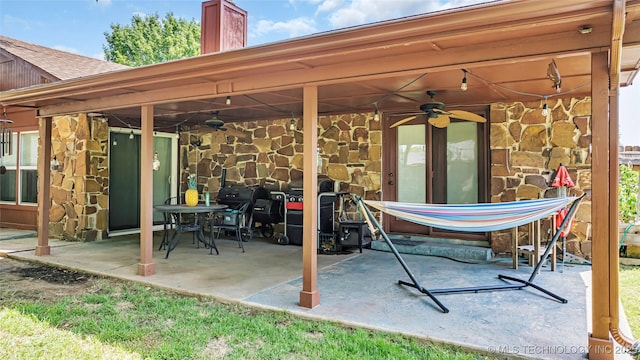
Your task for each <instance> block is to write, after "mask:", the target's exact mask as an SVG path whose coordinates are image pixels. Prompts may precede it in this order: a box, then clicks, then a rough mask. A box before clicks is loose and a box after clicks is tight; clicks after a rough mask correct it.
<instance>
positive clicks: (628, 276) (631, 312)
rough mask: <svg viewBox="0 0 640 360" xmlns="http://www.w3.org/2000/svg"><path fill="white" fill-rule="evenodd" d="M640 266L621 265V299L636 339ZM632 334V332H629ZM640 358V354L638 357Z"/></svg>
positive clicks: (639, 322) (639, 332) (639, 327)
mask: <svg viewBox="0 0 640 360" xmlns="http://www.w3.org/2000/svg"><path fill="white" fill-rule="evenodd" d="M638 284H640V266H625V265H620V301H622V306H624V312H625V315H627V320H628V321H629V326H630V327H631V331H632V332H633V337H634V339H637V338H638V336H640V296H638ZM627 335H629V336H630V335H631V334H627ZM638 359H640V356H639V357H638Z"/></svg>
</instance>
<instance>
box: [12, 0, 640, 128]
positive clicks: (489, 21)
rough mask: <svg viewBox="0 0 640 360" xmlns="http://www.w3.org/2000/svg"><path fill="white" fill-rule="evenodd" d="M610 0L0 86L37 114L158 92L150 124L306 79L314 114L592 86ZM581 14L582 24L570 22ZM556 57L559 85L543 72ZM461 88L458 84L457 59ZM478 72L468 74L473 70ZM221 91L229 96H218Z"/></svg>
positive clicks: (260, 97)
mask: <svg viewBox="0 0 640 360" xmlns="http://www.w3.org/2000/svg"><path fill="white" fill-rule="evenodd" d="M611 7H612V2H611V1H610V0H609V1H578V0H565V1H561V2H547V1H531V0H523V1H513V2H496V3H491V4H489V5H483V6H475V7H469V8H463V9H461V10H455V11H445V12H441V13H434V14H428V15H423V16H414V17H410V18H405V19H399V20H394V21H389V22H384V23H379V24H373V25H367V26H361V27H355V28H351V29H346V30H341V31H335V32H329V33H324V34H318V35H314V36H309V37H305V38H300V39H294V40H289V41H284V42H280V43H274V44H268V45H263V46H257V47H252V48H246V49H240V50H234V51H228V52H224V53H218V54H209V55H202V56H199V57H195V58H191V59H185V60H180V61H175V62H171V63H165V64H158V65H152V66H147V67H143V68H137V69H132V70H125V71H118V72H114V73H110V74H108V75H99V76H92V77H87V78H81V79H76V80H71V81H65V82H61V83H56V84H51V85H48V86H44V87H39V88H30V89H26V90H25V89H21V90H17V91H14V92H7V93H2V94H1V95H0V101H1V102H3V103H9V104H12V105H13V104H15V105H20V104H22V105H27V106H34V107H39V108H41V114H43V115H49V114H57V113H62V112H69V111H75V110H82V111H96V112H102V113H104V114H107V115H110V116H111V118H117V119H121V120H123V121H125V122H127V123H135V121H136V119H137V118H139V116H140V105H142V104H147V103H154V104H155V114H156V118H155V122H156V126H157V127H158V128H161V127H166V128H169V127H172V126H175V124H177V123H184V124H186V125H192V124H198V123H201V122H202V121H204V120H205V119H206V118H209V117H210V116H211V115H210V112H211V111H213V110H219V111H220V112H219V117H220V118H221V119H223V120H225V121H249V120H259V119H275V118H289V117H291V116H292V115H293V116H294V117H299V116H300V115H301V113H302V89H301V87H302V86H304V85H308V84H312V85H317V86H318V94H319V112H320V113H321V114H329V113H344V112H359V111H363V112H364V111H366V112H370V111H373V109H374V107H375V105H376V104H377V106H378V108H379V109H380V110H381V111H383V112H406V111H414V110H416V109H417V108H418V107H419V105H420V104H421V103H423V102H425V101H426V100H427V99H428V97H427V95H426V94H425V92H426V90H436V91H437V92H438V94H437V95H436V100H438V101H441V102H444V103H446V104H447V107H448V108H455V107H473V106H482V105H486V104H489V103H493V102H509V101H542V99H543V96H548V97H549V98H553V97H557V96H560V95H562V94H564V93H567V94H568V95H567V96H583V95H589V94H590V91H591V88H590V80H591V75H590V74H591V61H590V53H591V52H593V51H601V50H606V49H607V48H608V47H609V46H610V45H611V22H612V11H611ZM639 8H640V5H639V2H638V1H629V2H627V18H626V32H625V36H624V41H623V42H624V43H625V46H624V47H623V51H622V55H621V62H622V64H621V69H622V71H621V73H620V82H621V85H623V86H624V85H628V84H629V83H630V82H631V81H632V80H633V77H634V76H635V73H637V69H638V64H639V63H640V62H639V61H640V60H639V59H640V47H639V45H640V24H639V18H640V16H639V15H638V14H639V12H640V11H639V10H638V9H639ZM586 25H588V26H590V27H591V28H592V29H593V31H592V33H590V34H586V35H581V34H579V33H578V29H579V28H580V27H582V26H586ZM552 59H554V60H555V62H556V63H557V65H558V68H559V70H560V73H561V75H562V78H563V82H562V93H560V94H558V93H556V92H555V91H554V90H552V88H551V87H552V83H551V81H550V80H549V79H547V77H546V72H547V66H548V64H549V63H550V61H551V60H552ZM463 68H464V69H466V70H468V71H469V74H470V75H469V76H468V77H467V78H468V84H469V89H468V91H466V92H462V91H460V88H459V87H460V81H461V79H462V76H463V72H462V69H463ZM474 75H475V76H474ZM226 96H231V97H232V105H230V106H227V105H225V103H224V102H225V98H226Z"/></svg>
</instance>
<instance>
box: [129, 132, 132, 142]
mask: <svg viewBox="0 0 640 360" xmlns="http://www.w3.org/2000/svg"><path fill="white" fill-rule="evenodd" d="M129 140H133V130H131V134H129Z"/></svg>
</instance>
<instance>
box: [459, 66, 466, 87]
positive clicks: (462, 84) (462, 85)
mask: <svg viewBox="0 0 640 360" xmlns="http://www.w3.org/2000/svg"><path fill="white" fill-rule="evenodd" d="M462 72H464V77H463V78H462V83H460V90H462V91H467V70H465V69H462Z"/></svg>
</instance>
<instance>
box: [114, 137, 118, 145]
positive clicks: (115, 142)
mask: <svg viewBox="0 0 640 360" xmlns="http://www.w3.org/2000/svg"><path fill="white" fill-rule="evenodd" d="M117 145H118V139H116V138H115V136H114V137H113V146H117Z"/></svg>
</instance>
